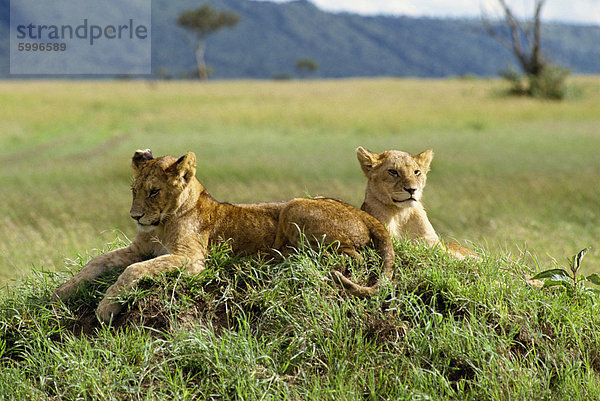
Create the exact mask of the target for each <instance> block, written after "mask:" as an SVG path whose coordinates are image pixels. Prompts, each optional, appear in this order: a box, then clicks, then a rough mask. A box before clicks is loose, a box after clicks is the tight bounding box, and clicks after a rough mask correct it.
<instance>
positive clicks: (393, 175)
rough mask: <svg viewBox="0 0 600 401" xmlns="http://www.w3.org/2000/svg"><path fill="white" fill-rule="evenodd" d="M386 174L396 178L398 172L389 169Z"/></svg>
mask: <svg viewBox="0 0 600 401" xmlns="http://www.w3.org/2000/svg"><path fill="white" fill-rule="evenodd" d="M388 173H390V175H391V176H392V177H398V172H397V171H396V170H394V169H389V170H388Z"/></svg>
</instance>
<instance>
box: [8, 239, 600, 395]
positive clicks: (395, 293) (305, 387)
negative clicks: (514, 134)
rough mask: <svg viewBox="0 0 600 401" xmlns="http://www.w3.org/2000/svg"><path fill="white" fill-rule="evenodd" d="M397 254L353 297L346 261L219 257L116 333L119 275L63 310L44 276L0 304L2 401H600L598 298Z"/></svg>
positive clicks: (134, 295) (145, 302)
mask: <svg viewBox="0 0 600 401" xmlns="http://www.w3.org/2000/svg"><path fill="white" fill-rule="evenodd" d="M396 254H397V256H396V257H397V263H396V266H397V270H396V273H395V277H394V280H393V282H392V283H386V284H385V285H384V286H383V287H382V289H381V291H380V292H379V294H378V295H377V296H375V297H372V298H369V299H356V298H352V297H349V296H347V295H346V294H345V293H343V292H342V291H340V290H339V289H338V288H336V287H334V286H333V285H332V284H331V283H330V282H329V281H327V280H324V279H323V278H324V277H326V276H327V273H328V272H329V271H330V270H331V269H333V268H335V267H339V265H341V264H343V263H346V262H347V261H344V260H343V259H342V258H341V257H338V256H333V255H331V254H330V253H328V252H327V251H326V250H317V251H313V250H301V251H299V252H298V253H296V254H293V255H291V256H290V257H288V258H286V259H285V260H283V261H281V262H269V261H266V260H263V259H261V258H243V259H239V258H231V257H230V255H229V254H228V252H227V250H226V248H223V249H217V250H214V251H213V252H212V254H211V257H210V260H209V262H208V268H207V270H206V271H205V272H203V273H202V274H200V275H196V276H188V275H187V274H185V273H183V272H181V271H177V272H172V273H168V274H163V275H160V276H158V277H154V278H151V279H144V280H143V281H142V282H141V283H140V285H139V286H138V288H137V289H135V290H133V291H131V292H129V293H128V294H124V295H123V298H122V302H124V303H126V308H124V312H123V314H121V315H120V316H119V318H118V319H117V320H116V321H114V322H113V326H112V327H103V326H100V325H98V323H97V321H96V319H95V316H94V309H95V307H96V305H97V304H98V302H99V300H100V299H101V298H102V294H103V292H104V291H105V289H106V288H107V286H108V285H109V284H110V283H112V282H113V281H114V279H115V275H114V274H112V275H106V276H103V277H101V278H100V279H99V280H97V281H96V282H93V283H89V284H88V285H86V286H85V287H84V288H82V289H81V290H80V291H79V292H78V293H76V294H75V295H74V296H73V297H72V298H71V299H69V300H68V301H67V302H66V303H62V302H55V301H52V300H51V293H52V290H53V289H54V288H55V287H56V286H57V285H58V284H59V283H60V282H62V281H64V279H65V277H64V275H61V274H56V273H38V274H37V275H36V276H35V277H31V278H27V279H26V281H25V282H24V283H23V284H22V285H21V286H18V287H14V288H11V289H9V293H8V294H6V295H4V296H3V297H2V299H1V300H0V397H2V398H4V399H119V400H129V399H131V400H138V399H181V400H191V399H240V400H254V399H290V400H300V399H302V400H307V399H319V400H321V399H347V400H352V399H357V400H358V399H373V400H375V399H395V400H397V399H435V400H451V399H452V400H455V399H456V400H458V399H460V400H505V399H515V400H532V399H595V398H598V394H600V391H599V390H600V386H599V378H600V351H599V350H600V347H599V346H600V334H598V332H599V330H598V328H599V327H600V325H599V324H600V317H599V315H598V314H597V313H596V311H597V307H598V306H597V302H598V301H597V298H595V297H593V296H571V295H568V294H567V293H566V292H565V291H561V290H560V289H543V290H540V289H536V288H533V287H531V286H529V285H528V284H527V282H526V278H528V277H531V275H533V273H535V272H533V271H531V269H530V268H528V267H527V266H525V265H523V264H522V263H520V262H514V261H509V260H504V259H499V258H486V259H485V260H484V261H482V262H476V261H466V262H458V261H455V260H453V259H451V258H449V257H448V256H447V255H445V254H444V253H442V252H441V251H437V250H430V249H428V248H424V247H421V246H420V245H414V244H410V243H397V244H396ZM367 259H368V260H371V261H375V260H376V256H375V255H374V254H370V255H367ZM84 262H85V260H84V258H82V259H81V260H80V261H79V263H78V264H79V266H82V265H83V264H84ZM351 270H352V273H351V274H352V275H353V277H354V278H355V279H356V280H359V281H362V282H364V281H365V280H367V278H368V276H369V275H370V274H371V273H372V272H369V271H364V269H363V268H361V267H360V266H356V265H354V266H351Z"/></svg>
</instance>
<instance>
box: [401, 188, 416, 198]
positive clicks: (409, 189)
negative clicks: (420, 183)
mask: <svg viewBox="0 0 600 401" xmlns="http://www.w3.org/2000/svg"><path fill="white" fill-rule="evenodd" d="M404 190H405V191H406V192H408V193H409V195H411V196H412V195H413V194H414V193H415V191H416V190H417V188H404Z"/></svg>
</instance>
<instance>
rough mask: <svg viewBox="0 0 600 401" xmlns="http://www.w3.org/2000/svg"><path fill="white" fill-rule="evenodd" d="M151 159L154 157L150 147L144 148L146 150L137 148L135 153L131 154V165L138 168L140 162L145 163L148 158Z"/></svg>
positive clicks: (135, 168)
mask: <svg viewBox="0 0 600 401" xmlns="http://www.w3.org/2000/svg"><path fill="white" fill-rule="evenodd" d="M152 159H154V156H152V151H151V150H150V149H146V150H139V149H138V150H136V151H135V153H134V154H133V157H132V158H131V167H133V169H134V170H139V168H140V166H141V165H142V163H145V162H147V161H148V160H152Z"/></svg>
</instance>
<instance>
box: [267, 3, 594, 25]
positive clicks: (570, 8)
mask: <svg viewBox="0 0 600 401" xmlns="http://www.w3.org/2000/svg"><path fill="white" fill-rule="evenodd" d="M275 1H278V2H281V1H288V0H275ZM310 1H312V2H313V3H314V4H315V5H317V6H318V7H319V8H321V9H323V10H327V11H333V12H341V11H346V12H354V13H359V14H367V15H376V14H391V15H409V16H427V17H470V18H478V17H479V16H481V13H482V10H485V11H486V12H487V14H488V15H490V16H501V15H502V12H501V8H500V6H499V5H498V0H310ZM506 1H507V3H508V4H509V5H510V6H511V7H512V8H513V10H514V11H515V13H516V14H517V15H520V16H522V17H529V16H531V15H532V14H533V9H534V3H535V0H506ZM542 18H543V19H544V20H546V21H562V22H575V23H585V24H596V25H600V0H570V1H565V0H547V1H546V4H545V5H544V8H543V11H542Z"/></svg>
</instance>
